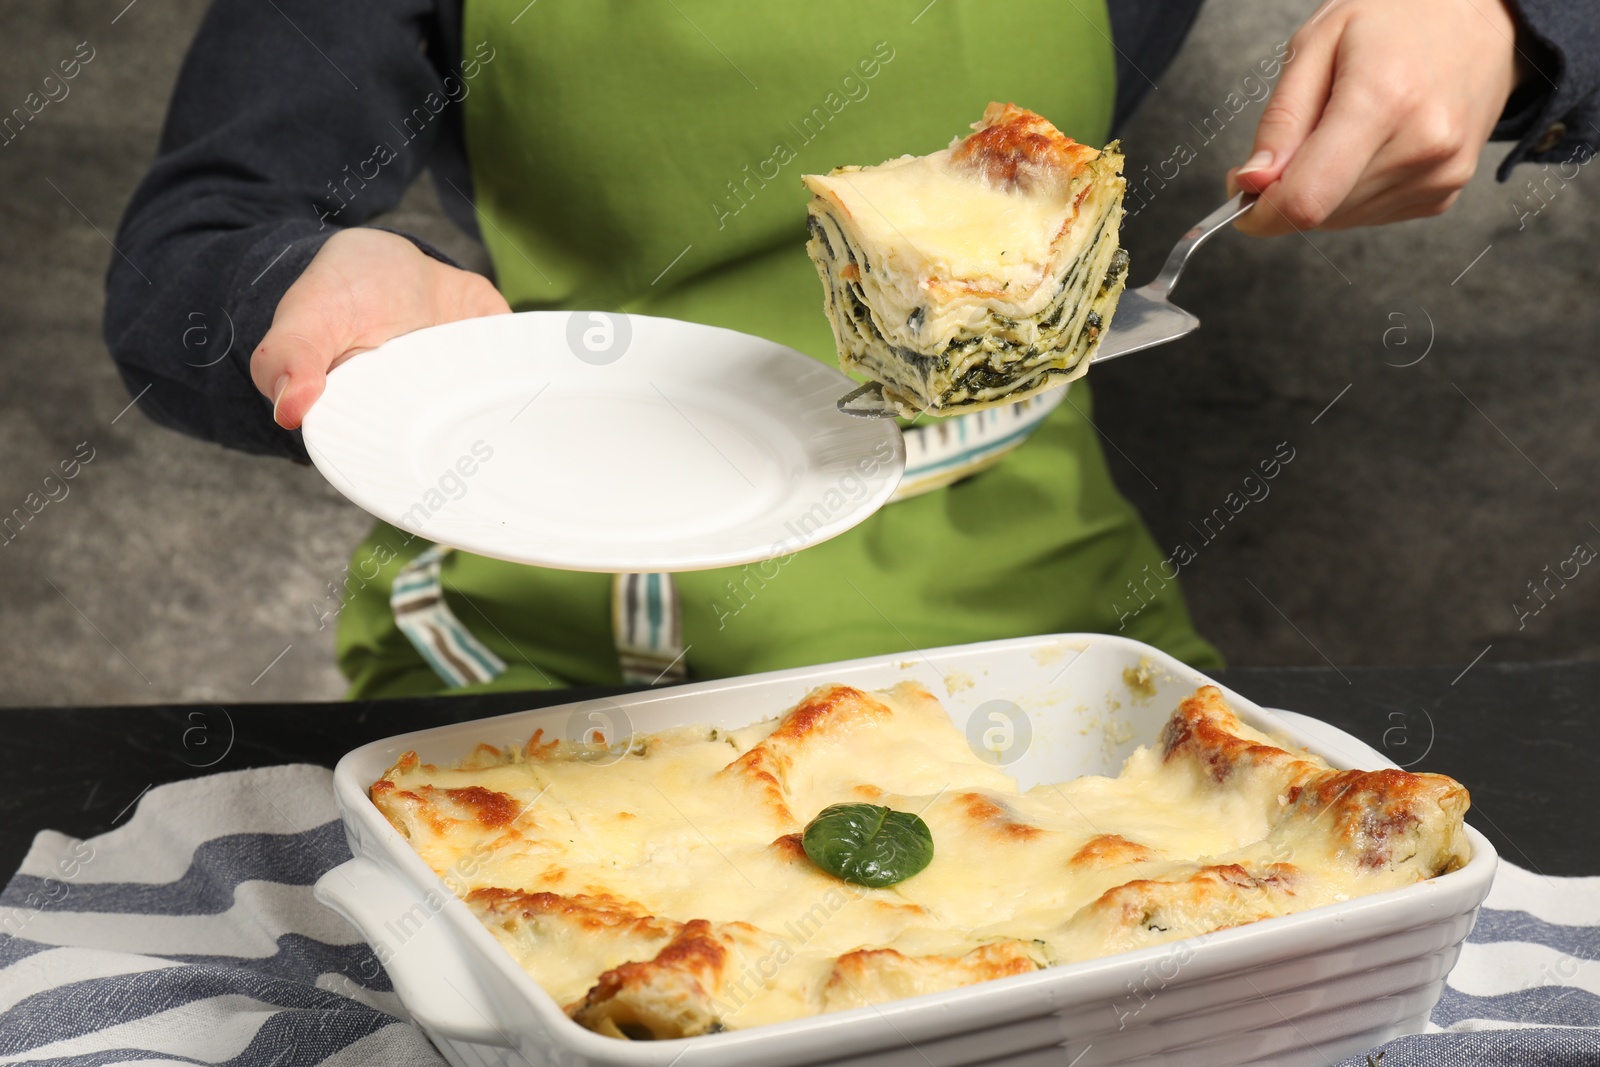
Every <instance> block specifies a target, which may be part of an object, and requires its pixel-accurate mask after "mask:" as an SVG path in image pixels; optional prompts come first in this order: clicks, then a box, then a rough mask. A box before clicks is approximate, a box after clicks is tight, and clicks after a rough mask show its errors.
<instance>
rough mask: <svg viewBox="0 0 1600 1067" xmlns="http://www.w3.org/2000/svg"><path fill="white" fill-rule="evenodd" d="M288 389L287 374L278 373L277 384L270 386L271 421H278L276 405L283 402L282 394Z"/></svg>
mask: <svg viewBox="0 0 1600 1067" xmlns="http://www.w3.org/2000/svg"><path fill="white" fill-rule="evenodd" d="M288 389H289V376H288V375H287V374H280V375H278V381H277V384H275V385H274V386H273V387H272V421H273V422H277V421H278V405H279V404H281V403H282V402H283V394H284V393H285V392H287V391H288Z"/></svg>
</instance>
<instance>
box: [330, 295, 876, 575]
mask: <svg viewBox="0 0 1600 1067" xmlns="http://www.w3.org/2000/svg"><path fill="white" fill-rule="evenodd" d="M595 314H610V313H597V312H568V311H533V312H522V313H519V314H515V315H506V316H492V317H489V318H483V319H469V320H463V321H460V322H453V323H447V324H444V325H442V326H433V327H428V328H426V329H422V330H417V331H414V332H412V333H409V334H405V335H403V336H401V337H397V338H395V339H393V340H391V341H388V342H386V343H385V344H383V345H381V346H379V347H378V348H375V349H372V350H370V351H368V352H364V353H361V354H360V355H357V356H355V357H353V358H352V359H350V360H348V361H346V362H345V363H343V364H341V365H340V366H339V367H337V368H335V369H334V370H333V371H331V372H330V373H329V375H328V383H327V387H326V390H325V392H324V394H323V396H322V397H321V398H320V399H319V400H318V401H317V403H316V404H314V405H313V406H312V408H311V410H310V411H309V412H308V413H307V415H306V418H305V422H304V438H305V444H306V450H307V452H308V454H309V455H310V457H311V461H312V463H313V464H315V465H316V467H317V469H318V470H319V471H320V472H321V473H322V475H323V476H324V477H325V478H327V479H328V481H329V482H330V483H331V484H332V485H333V486H334V487H335V488H336V489H338V490H339V492H341V493H342V494H343V495H344V496H346V497H347V498H348V499H350V500H351V501H352V502H353V503H355V504H356V505H358V506H359V507H361V508H362V509H363V510H365V511H367V512H369V513H371V514H372V515H374V516H376V517H377V518H379V519H382V520H384V521H386V522H388V523H390V524H392V525H394V526H397V527H401V528H402V529H404V530H405V531H408V532H410V533H413V534H415V535H417V536H420V537H422V538H424V539H426V540H428V541H431V542H434V543H437V544H443V545H447V546H450V547H453V548H459V549H463V550H465V551H469V552H473V553H475V554H478V555H482V556H488V557H491V558H495V559H502V560H507V561H510V562H514V563H524V564H530V565H534V566H542V567H551V568H557V569H563V570H580V571H598V572H607V573H622V572H628V573H645V572H655V571H689V570H704V569H709V568H714V567H727V566H737V565H739V564H744V563H752V562H756V561H759V560H766V559H771V558H774V557H776V556H781V555H785V554H787V553H788V552H792V551H795V550H798V549H799V548H804V547H809V546H811V545H814V544H818V543H820V542H822V541H825V540H828V539H829V538H832V537H836V536H838V535H839V534H841V533H843V532H845V531H846V530H849V529H850V528H852V527H854V526H856V525H857V524H859V523H861V522H862V521H864V520H865V519H867V518H868V517H869V516H871V515H872V514H873V513H874V512H875V511H877V509H878V508H880V507H882V506H883V505H884V504H885V503H886V502H887V501H888V499H889V497H890V495H891V494H892V493H893V492H894V490H895V488H896V486H897V485H898V484H899V480H900V477H901V475H902V474H903V473H904V470H905V442H904V440H903V438H902V437H901V435H900V431H899V429H898V428H897V427H896V426H895V425H894V423H893V421H892V420H887V419H883V420H878V419H872V420H866V419H854V418H850V417H849V416H846V415H842V414H840V413H839V412H838V411H837V410H836V409H835V406H834V405H835V402H836V401H837V399H838V397H839V396H841V395H843V394H844V393H845V392H847V391H848V390H849V389H850V387H851V386H852V385H853V384H854V383H852V382H851V381H850V379H848V378H847V377H846V376H845V375H844V374H843V373H841V372H840V371H838V370H837V369H836V368H833V367H830V366H827V365H825V364H823V363H820V362H818V361H817V360H814V359H812V358H811V357H809V356H807V355H805V354H804V353H801V352H799V351H796V350H795V349H792V348H788V347H786V346H783V345H780V344H777V343H776V342H773V341H768V340H766V339H764V338H759V337H754V336H751V335H749V334H742V333H739V332H738V331H734V330H727V329H723V328H720V327H715V326H706V325H703V324H700V323H690V322H684V321H680V320H676V319H666V318H660V317H656V316H648V315H626V316H624V315H621V314H620V313H619V314H615V315H612V318H614V319H626V320H627V322H628V324H629V328H630V329H631V331H632V334H633V337H634V347H633V349H631V350H630V351H629V352H628V353H627V355H625V356H624V357H623V358H620V359H617V360H615V361H610V362H605V363H598V362H590V361H589V360H586V359H581V358H574V356H573V354H570V353H569V352H568V351H567V348H568V347H571V346H572V344H573V342H572V341H571V336H572V332H571V329H570V323H571V321H572V319H573V316H577V315H585V316H587V315H595ZM641 336H642V337H644V338H645V343H644V344H642V345H641V344H640V343H639V338H640V337H641ZM563 337H565V338H566V340H567V344H566V346H561V345H560V344H559V341H560V340H561V339H562V338H563ZM519 341H521V342H528V343H530V346H529V350H528V351H523V350H521V349H517V342H519ZM668 348H674V349H675V350H676V355H675V357H674V358H676V359H677V362H675V363H674V362H670V361H669V359H668V357H667V356H666V355H663V351H664V350H665V349H668ZM510 349H517V351H515V352H512V353H510V354H508V352H507V350H510ZM684 349H691V350H694V351H696V352H698V353H700V354H699V355H691V356H689V357H684V356H683V355H682V352H683V350H684ZM573 352H576V349H573ZM446 353H448V356H449V359H450V369H449V375H448V378H447V380H446V381H445V382H443V383H441V382H440V381H439V380H438V379H439V378H440V374H439V371H438V367H439V364H440V362H441V361H442V359H441V357H442V356H444V354H446ZM529 354H531V355H532V357H533V358H532V359H531V360H528V359H527V357H528V355H529ZM746 359H748V360H749V361H750V363H749V366H751V367H752V368H757V367H759V368H760V370H761V372H762V373H761V375H759V376H758V375H757V374H755V373H753V372H752V373H749V374H747V375H746V377H745V380H744V381H742V382H741V381H739V380H738V378H739V371H740V367H741V363H740V361H742V360H746ZM519 360H521V361H526V366H524V365H522V363H519V362H518V361H519ZM697 360H698V361H699V362H696V361H697ZM385 361H387V365H386V363H385ZM730 368H731V370H732V374H731V375H730V376H729V377H728V378H716V379H715V380H709V379H708V378H707V377H706V376H708V375H713V374H715V373H716V372H718V371H724V372H726V371H728V370H729V369H730ZM697 374H698V375H700V376H701V377H700V378H697V377H696V375H697ZM675 375H676V377H675ZM769 376H775V377H777V378H779V379H780V381H779V382H778V383H777V384H769V383H767V382H766V380H765V379H766V377H769ZM541 380H544V381H545V382H546V384H547V385H548V386H550V387H551V388H552V394H554V395H552V396H549V397H546V398H545V409H544V410H545V411H547V412H548V411H550V410H551V408H550V404H549V401H550V400H552V399H554V400H556V401H557V403H558V404H559V403H561V396H560V394H559V392H558V391H557V390H558V389H559V388H563V387H565V388H567V389H569V391H575V392H576V394H577V396H578V397H580V398H581V399H586V400H589V401H591V402H592V401H593V398H594V397H595V396H596V395H600V391H601V390H604V389H606V388H607V387H608V385H607V383H610V384H611V386H614V387H617V388H618V389H619V393H618V396H619V400H618V402H619V403H622V402H633V403H635V404H637V402H638V397H639V396H641V395H646V394H645V393H644V390H643V389H642V388H640V387H639V386H640V383H641V382H643V383H645V384H648V385H649V386H650V387H651V388H652V389H654V391H655V393H657V394H659V395H660V396H661V398H662V400H663V401H664V406H661V405H658V407H657V410H658V411H664V410H665V407H667V406H670V407H671V408H672V409H673V410H674V411H675V412H676V416H673V417H681V418H683V419H685V420H686V421H687V422H688V424H689V425H690V426H692V427H694V429H695V432H696V433H698V434H699V436H700V437H701V438H704V439H705V441H706V443H707V444H708V445H710V446H711V448H713V449H717V450H718V451H719V452H720V451H722V449H720V448H718V446H717V445H716V444H714V443H713V442H712V441H711V438H710V437H709V436H707V434H706V433H705V432H704V431H702V430H701V429H700V428H699V427H698V426H695V420H694V419H692V418H690V416H689V415H687V414H684V413H683V412H682V411H681V410H678V409H679V408H680V407H682V406H684V404H685V400H684V399H683V398H684V397H685V396H691V395H693V394H690V393H688V389H693V388H704V387H706V386H707V385H708V384H709V385H710V386H711V387H712V388H714V389H718V390H719V391H720V394H719V395H712V396H710V397H708V398H707V399H706V401H705V403H706V404H707V405H709V408H715V409H717V410H720V411H723V412H727V411H728V410H729V408H730V406H731V407H733V408H736V409H740V410H734V411H732V413H731V416H730V417H731V418H733V419H734V420H735V421H734V422H730V423H729V424H728V425H729V426H733V427H734V429H735V430H736V431H738V433H739V434H741V435H742V437H743V438H760V435H762V434H767V435H768V436H767V437H764V438H760V439H757V440H755V441H754V444H753V446H752V447H754V448H756V449H758V450H764V451H763V452H762V455H764V456H766V457H769V458H770V462H769V463H768V464H766V467H767V468H770V469H766V470H765V474H766V475H767V476H766V477H764V476H763V473H761V472H758V473H757V475H756V480H755V481H754V482H752V480H751V478H749V477H745V476H744V475H745V472H744V470H743V469H739V468H738V467H734V469H736V470H737V471H738V473H739V475H740V476H741V477H742V478H743V480H744V481H745V482H747V483H750V484H751V489H752V494H753V497H754V499H753V502H752V503H751V504H750V505H749V507H747V508H746V512H747V513H746V514H743V515H741V516H739V517H738V518H737V520H734V519H730V520H729V522H728V524H727V525H726V526H725V527H724V528H721V529H718V528H705V529H700V530H694V531H690V532H679V533H671V532H668V533H662V532H661V529H660V527H651V526H650V525H649V524H648V523H646V522H645V521H643V520H641V521H640V522H639V523H638V524H637V526H635V527H630V526H629V525H628V524H627V522H626V520H622V521H619V522H617V523H598V524H597V525H596V529H602V528H603V534H602V535H601V536H596V537H594V538H593V539H590V540H585V539H584V538H583V536H582V533H581V530H579V529H578V528H574V530H573V532H569V533H567V534H564V535H563V536H562V538H559V539H549V540H545V541H544V542H543V543H540V541H539V540H538V539H537V537H535V536H532V535H529V534H528V533H527V529H528V526H527V522H528V521H529V519H530V517H532V518H533V519H534V520H535V524H536V525H537V520H539V519H542V516H539V515H538V508H539V504H538V503H535V502H532V501H530V502H529V503H528V505H527V506H526V509H525V510H524V511H522V512H521V513H520V515H521V524H520V525H519V512H518V511H517V509H516V508H515V507H505V506H501V507H499V508H498V510H497V509H496V508H494V507H491V508H487V509H485V508H483V507H481V506H480V505H479V502H478V501H476V500H474V501H472V502H471V504H472V505H473V507H472V508H470V509H464V508H455V507H454V506H453V504H454V502H453V501H452V502H450V504H449V505H447V506H448V508H449V510H448V512H446V511H444V510H439V511H436V512H435V513H433V514H429V512H428V509H427V507H426V506H422V507H421V510H420V512H419V510H418V509H419V505H421V504H422V501H424V500H426V499H428V498H429V494H430V493H431V492H432V490H433V489H434V486H433V485H432V484H431V483H430V482H429V481H428V480H427V479H425V478H424V477H423V476H422V475H421V474H420V473H418V469H417V468H418V467H419V461H418V460H416V458H415V456H416V452H417V449H418V448H419V447H420V446H419V445H418V443H417V442H418V440H419V439H420V438H422V437H433V438H437V437H440V436H441V435H442V434H443V429H441V427H443V428H444V429H449V428H450V426H449V423H450V418H451V416H450V414H449V412H448V411H445V412H444V414H442V415H441V414H439V405H440V404H441V403H442V404H444V405H445V407H446V408H448V406H449V405H450V404H455V405H456V406H466V405H468V404H477V405H478V406H480V407H481V406H483V405H485V404H493V403H499V404H500V405H501V406H502V407H507V406H515V407H517V408H518V415H519V416H520V411H521V410H523V409H526V408H527V407H529V406H530V405H532V404H533V403H534V401H535V400H538V399H539V397H540V393H542V388H539V389H537V390H536V389H535V386H536V383H538V382H539V381H541ZM657 381H659V382H660V383H661V385H665V386H667V390H665V391H664V390H663V389H662V388H661V387H660V386H659V385H657V384H656V382H657ZM724 382H727V384H726V385H724V384H723V383H724ZM675 385H676V386H677V388H678V390H679V400H678V402H676V403H675V402H674V401H673V400H672V399H671V398H669V397H668V391H671V390H672V389H673V387H674V386H675ZM629 386H631V387H632V388H633V390H634V391H633V393H632V394H624V393H622V392H620V390H621V389H625V388H627V387H629ZM519 390H520V392H519ZM530 393H531V394H532V396H531V398H530V399H528V400H527V403H526V404H523V403H521V401H522V398H523V396H524V395H525V394H530ZM497 394H498V395H497ZM763 394H764V395H763ZM648 399H649V398H648V396H647V395H646V400H647V401H648ZM567 400H568V402H569V403H570V401H571V397H570V396H569V397H568V398H567ZM709 408H702V409H701V410H702V411H704V410H709ZM517 417H518V416H513V421H515V420H516V418H517ZM557 417H560V415H559V414H558V415H557ZM663 417H667V416H663ZM462 424H463V425H465V421H464V420H463V423H462ZM752 427H754V428H755V430H754V432H752ZM479 443H482V442H479ZM649 443H650V442H649V441H647V440H641V441H640V442H639V446H640V448H641V452H642V459H641V462H642V463H646V464H647V463H648V462H649V456H648V451H649V449H648V446H649ZM458 447H459V446H458ZM583 451H584V450H583V449H573V450H570V451H569V452H568V453H567V455H566V457H564V459H568V460H570V459H571V458H572V457H573V456H574V455H577V456H578V457H579V458H580V462H581V458H582V453H583ZM464 455H465V454H464V453H463V456H464ZM706 455H707V460H706V464H705V467H704V468H703V469H702V470H701V471H700V476H701V477H706V476H709V475H720V476H721V477H723V478H724V479H725V480H726V478H727V470H726V469H721V468H718V469H715V470H713V469H712V468H714V467H715V465H716V464H717V463H721V462H724V461H725V462H727V463H728V464H729V465H730V466H733V463H732V460H727V459H726V457H724V458H723V459H722V460H716V459H712V458H711V454H710V451H709V450H707V453H706ZM502 462H505V461H502ZM484 466H487V462H485V464H484ZM868 468H870V469H868ZM503 469H504V468H502V469H501V470H497V471H496V474H497V476H498V475H500V474H501V473H502V471H503ZM523 469H527V468H526V466H524V468H523ZM445 472H446V473H448V467H446V468H445ZM708 472H709V475H708ZM430 473H431V468H430ZM640 477H643V475H641V474H640V473H639V472H638V471H631V470H625V469H621V468H619V467H618V466H617V465H616V464H614V463H613V464H607V465H597V466H596V467H595V468H594V469H592V470H590V471H588V472H587V474H586V475H585V476H584V477H583V478H580V479H572V480H575V481H579V482H581V483H582V484H581V486H580V492H592V494H593V496H592V498H591V502H593V501H599V500H601V499H602V498H603V499H604V500H605V502H606V504H605V506H607V507H611V508H618V507H619V505H618V504H617V501H618V500H619V499H621V497H619V495H618V494H619V493H621V492H623V491H624V487H625V485H626V483H628V482H629V481H630V480H633V481H634V482H635V483H636V482H637V480H638V479H639V478H640ZM673 477H677V478H680V480H681V482H682V484H683V486H684V487H692V486H693V485H694V479H695V477H696V473H695V471H694V470H693V469H685V470H679V471H674V473H673ZM841 484H843V485H847V486H848V487H849V492H848V493H838V492H836V491H835V490H836V489H837V488H838V487H839V486H840V485H841ZM465 492H466V491H465V490H463V495H464V494H465ZM480 495H481V494H480ZM490 495H492V491H491V494H490ZM441 499H443V498H441ZM458 499H460V498H458ZM824 500H826V501H827V504H826V506H821V505H822V504H823V501H824ZM496 503H497V502H496V501H495V500H491V501H490V504H491V505H495V504H496ZM499 503H500V504H504V501H500V502H499ZM560 503H561V506H560V508H559V509H557V510H561V511H565V512H568V513H577V512H582V511H583V510H584V503H585V501H584V500H583V499H576V500H563V501H561V502H560ZM819 507H820V510H819ZM419 514H420V515H421V516H422V518H421V519H420V520H419V519H418V515H419ZM463 516H465V517H464V518H463ZM612 530H617V531H618V534H617V536H615V537H610V536H609V534H610V532H611V531H612Z"/></svg>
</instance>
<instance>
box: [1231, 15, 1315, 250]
mask: <svg viewBox="0 0 1600 1067" xmlns="http://www.w3.org/2000/svg"><path fill="white" fill-rule="evenodd" d="M1335 17H1336V16H1333V15H1329V16H1328V19H1329V20H1331V19H1333V18H1335ZM1338 42H1339V34H1338V32H1337V28H1336V27H1333V26H1323V25H1316V24H1311V27H1310V29H1309V30H1302V31H1301V32H1300V33H1297V34H1296V35H1295V36H1294V38H1293V39H1292V40H1291V42H1290V44H1291V48H1292V51H1291V52H1290V54H1289V60H1288V62H1287V63H1286V65H1285V66H1284V68H1283V77H1282V78H1281V79H1279V81H1278V87H1277V89H1275V90H1274V91H1273V93H1272V96H1271V98H1270V99H1268V101H1267V106H1266V108H1265V110H1263V111H1262V113H1261V121H1260V122H1259V123H1258V124H1257V125H1256V136H1255V143H1254V145H1253V146H1252V147H1251V150H1250V158H1249V159H1247V160H1246V161H1245V162H1244V164H1243V165H1242V166H1239V167H1235V168H1234V169H1233V170H1230V171H1229V172H1228V194H1229V195H1230V196H1231V195H1233V194H1234V193H1237V192H1239V191H1240V190H1244V191H1245V192H1252V193H1259V192H1261V191H1263V190H1265V189H1266V188H1268V187H1269V186H1271V185H1272V184H1273V183H1274V182H1276V181H1278V179H1279V177H1280V176H1282V174H1283V171H1284V168H1286V167H1287V166H1288V165H1289V164H1290V162H1291V161H1292V160H1293V159H1294V157H1295V154H1296V152H1298V151H1299V149H1300V146H1301V145H1302V144H1303V143H1304V142H1305V140H1306V138H1307V137H1308V136H1310V134H1311V131H1312V130H1313V129H1315V128H1316V125H1317V120H1318V119H1319V118H1321V116H1322V111H1323V107H1324V106H1325V105H1326V103H1327V100H1328V94H1329V92H1330V91H1331V89H1332V86H1333V74H1334V71H1333V66H1334V64H1333V59H1334V52H1335V49H1336V48H1337V47H1338ZM1258 214H1260V212H1251V213H1250V215H1246V216H1245V218H1247V219H1248V218H1250V217H1251V216H1253V215H1258Z"/></svg>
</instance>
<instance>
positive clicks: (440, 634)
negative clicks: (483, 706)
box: [389, 545, 506, 689]
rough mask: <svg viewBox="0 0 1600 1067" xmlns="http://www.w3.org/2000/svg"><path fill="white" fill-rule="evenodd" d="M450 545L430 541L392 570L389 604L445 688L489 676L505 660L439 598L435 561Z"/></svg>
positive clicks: (495, 673)
mask: <svg viewBox="0 0 1600 1067" xmlns="http://www.w3.org/2000/svg"><path fill="white" fill-rule="evenodd" d="M453 551H455V550H454V549H450V548H445V547H444V546H443V545H434V546H433V547H432V548H430V549H428V550H427V551H426V552H424V553H422V554H421V555H420V556H418V557H417V558H416V559H413V560H412V561H411V562H410V563H407V564H406V565H405V567H403V568H402V569H401V571H400V573H399V574H397V575H395V578H394V585H393V586H392V587H391V588H390V591H389V607H390V609H391V610H392V611H393V612H394V622H395V625H396V626H398V627H399V628H400V632H401V633H403V634H405V635H406V639H407V640H408V641H410V642H411V644H412V646H413V647H414V648H416V650H417V652H418V653H419V654H420V655H421V656H422V658H423V659H424V660H425V661H426V662H427V664H428V666H430V667H432V668H433V671H434V673H435V674H437V675H438V676H439V677H440V678H443V679H444V682H445V684H446V685H447V686H449V687H450V688H451V689H460V688H462V687H463V686H469V685H477V684H479V683H481V682H488V681H493V680H494V679H495V678H496V677H498V676H500V675H501V674H504V673H505V669H506V665H505V661H504V660H502V659H501V658H500V657H499V656H496V655H495V654H494V653H493V652H491V651H490V650H489V649H488V648H487V647H485V646H484V644H483V643H482V642H481V641H479V640H478V639H477V638H476V637H473V636H472V631H470V630H468V629H467V628H466V627H465V626H464V625H462V623H461V620H460V619H458V618H456V616H455V612H453V611H451V610H450V605H449V604H448V603H446V602H445V599H444V582H443V580H442V578H441V576H440V564H441V563H442V562H443V561H444V558H445V556H447V555H449V554H450V553H451V552H453Z"/></svg>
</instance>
